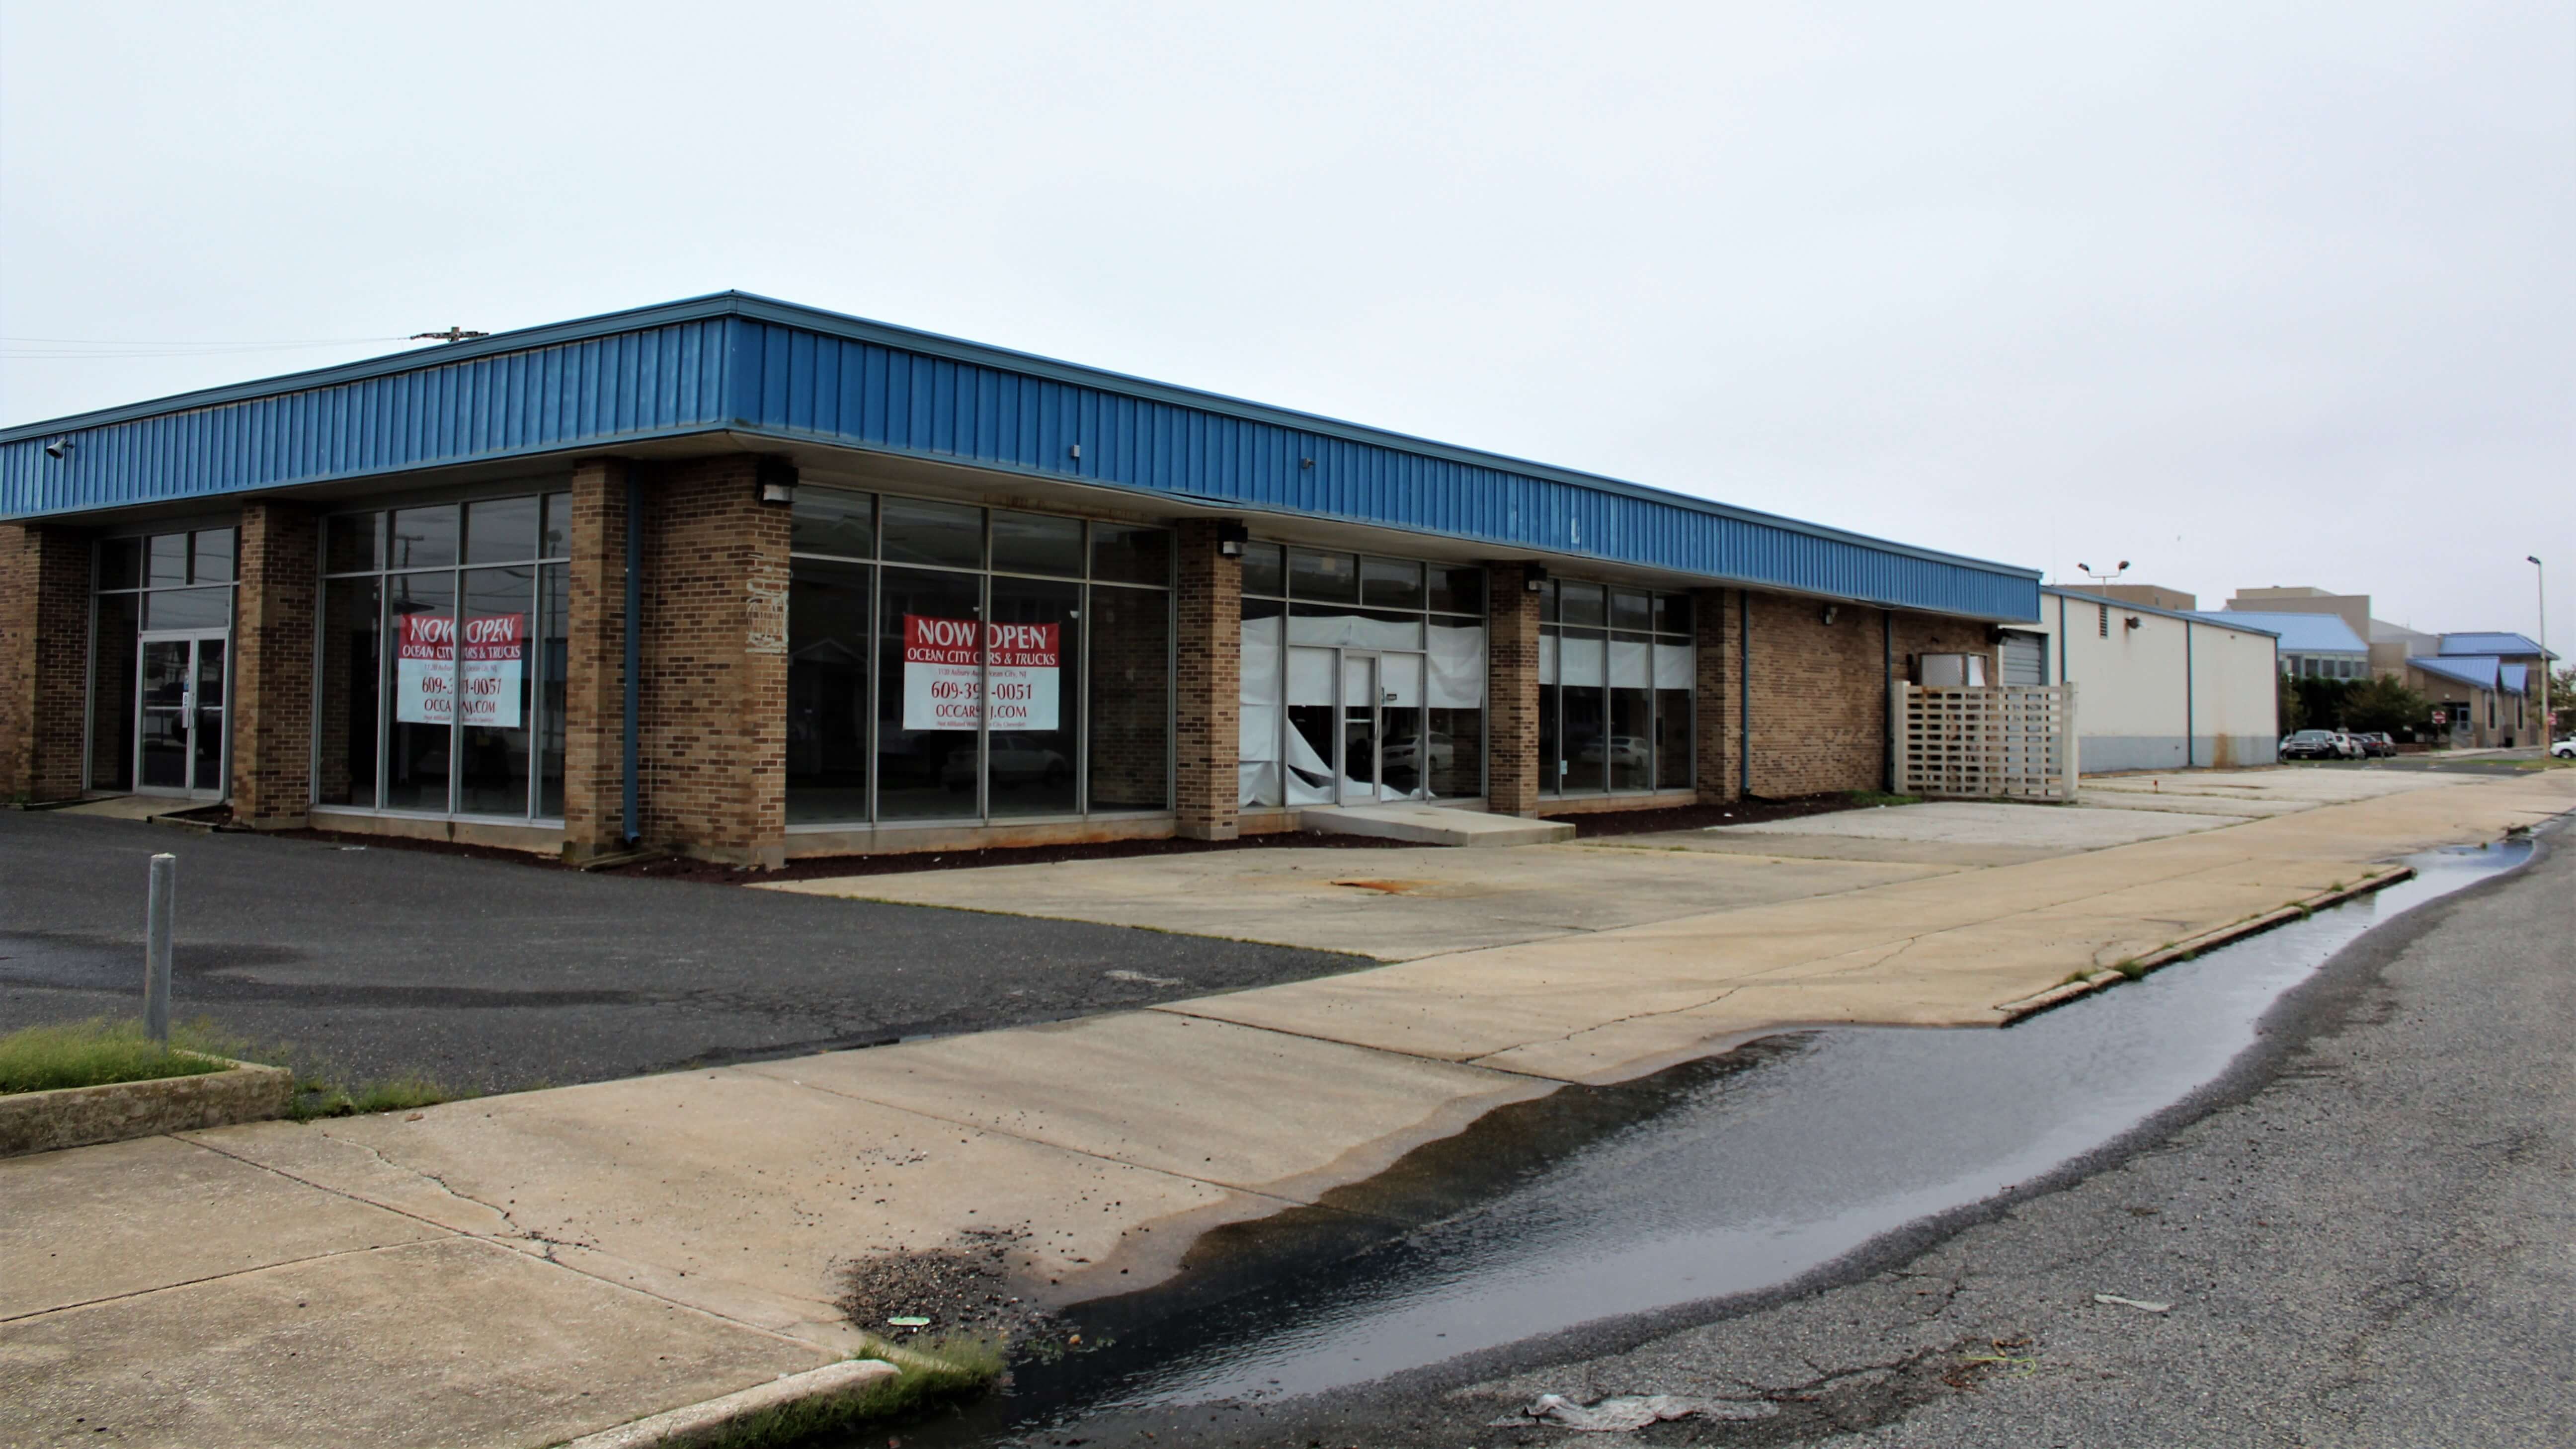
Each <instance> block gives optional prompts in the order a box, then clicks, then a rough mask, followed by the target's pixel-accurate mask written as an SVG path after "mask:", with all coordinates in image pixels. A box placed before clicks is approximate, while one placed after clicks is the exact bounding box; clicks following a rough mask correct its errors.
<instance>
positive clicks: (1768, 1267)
mask: <svg viewBox="0 0 2576 1449" xmlns="http://www.w3.org/2000/svg"><path fill="white" fill-rule="evenodd" d="M2530 850H2531V847H2530V845H2529V844H2528V842H2526V841H2521V840H2514V841H2508V842H2505V843H2502V844H2499V845H2496V846H2492V847H2474V846H2473V847H2461V848H2454V849H2448V850H2441V851H2432V852H2427V853H2425V854H2422V855H2418V856H2414V857H2411V858H2409V860H2408V862H2407V863H2408V864H2410V865H2413V866H2414V867H2415V869H2416V871H2417V874H2416V876H2415V878H2414V879H2412V880H2409V881H2405V882H2402V883H2400V884H2398V885H2395V886H2391V887H2389V888H2388V889H2386V890H2383V891H2380V892H2377V893H2375V894H2373V895H2369V896H2365V897H2362V898H2360V899H2357V900H2354V901H2352V902H2349V903H2347V904H2345V905H2341V906H2337V907H2335V908H2333V909H2331V910H2327V911H2321V912H2319V913H2318V914H2316V915H2315V916H2313V917H2311V918H2309V919H2307V920H2304V921H2299V922H2294V923H2292V924H2290V925H2287V926H2284V927H2281V928H2279V929H2277V930H2274V931H2270V932H2267V933H2265V934H2263V935H2259V936H2254V937H2251V938H2249V939H2247V940H2244V941H2240V942H2238V943H2236V944H2234V945H2232V946H2228V947H2224V948H2221V949H2219V950H2216V951H2213V952H2211V953H2209V954H2208V955H2205V956H2202V957H2200V958H2199V959H2197V960H2194V961H2190V962H2185V963H2182V964H2179V965H2175V966H2170V967H2167V968H2165V969H2164V970H2162V971H2159V972H2156V973H2155V974H2153V975H2151V976H2148V977H2147V978H2146V979H2144V980H2143V981H2140V982H2136V983H2133V984H2128V985H2122V986H2119V987H2116V988H2115V989H2113V990H2111V991H2108V992H2105V993H2103V994H2101V995H2099V996H2096V997H2091V998H2086V999H2084V1000H2082V1001H2080V1002H2078V1003H2077V1004H2075V1005H2073V1006H2070V1007H2065V1008H2060V1009H2058V1010H2056V1011H2052V1012H2049V1013H2046V1014H2044V1015H2041V1016H2037V1017H2034V1018H2031V1019H2029V1020H2027V1021H2025V1022H2023V1023H2021V1024H2020V1025H2017V1026H2015V1027H2012V1028H2010V1029H2008V1030H2004V1031H1988V1030H1924V1029H1908V1028H1884V1027H1837V1028H1830V1029H1824V1030H1816V1031H1804V1032H1793V1033H1786V1034H1782V1035H1775V1036H1771V1037H1766V1038H1764V1039H1762V1040H1759V1041H1756V1042H1753V1043H1750V1044H1749V1045H1747V1046H1745V1047H1742V1048H1739V1049H1738V1050H1736V1051H1733V1052H1730V1053H1727V1054H1726V1055H1724V1056H1721V1057H1715V1058H1711V1059H1709V1060H1706V1061H1701V1062H1695V1063H1690V1064H1687V1065H1685V1066H1681V1067H1676V1068H1673V1069H1671V1070H1668V1071H1665V1072H1661V1073H1658V1074H1656V1075H1654V1076H1652V1077H1647V1078H1643V1079H1640V1080H1638V1081H1635V1082H1631V1083H1626V1084H1622V1085H1620V1086H1615V1087H1602V1088H1587V1087H1569V1088H1566V1089H1564V1090H1563V1091H1560V1092H1557V1093H1554V1094H1552V1095H1551V1096H1549V1097H1547V1098H1544V1099H1541V1100H1539V1101H1536V1102H1528V1103H1522V1104H1518V1105H1516V1106H1512V1107H1507V1108H1503V1109H1500V1110H1498V1111H1496V1112H1493V1113H1490V1114H1488V1115H1487V1116H1486V1117H1484V1118H1483V1119H1481V1120H1480V1121H1478V1122H1477V1123H1476V1124H1475V1125H1474V1126H1472V1127H1470V1128H1468V1129H1467V1130H1466V1131H1465V1132H1463V1133H1460V1134H1458V1135H1457V1136H1454V1137H1450V1138H1446V1139H1443V1140H1442V1141H1440V1142H1435V1143H1431V1144H1428V1145H1427V1146H1425V1147H1423V1148H1421V1149H1418V1150H1417V1151H1415V1152H1414V1153H1412V1154H1410V1155H1408V1156H1407V1157H1406V1158H1405V1159H1404V1160H1403V1161H1401V1162H1399V1163H1397V1164H1396V1165H1395V1166H1394V1167H1393V1168H1391V1169H1389V1170H1388V1171H1387V1172H1385V1173H1383V1174H1381V1175H1379V1176H1378V1177H1376V1178H1373V1179H1371V1180H1369V1181H1367V1182H1363V1183H1358V1184H1354V1185H1352V1186H1350V1187H1347V1188H1342V1189H1337V1190H1335V1191H1334V1192H1332V1193H1329V1194H1327V1195H1326V1197H1325V1198H1324V1200H1323V1201H1322V1202H1321V1203H1320V1204H1318V1205H1317V1206H1315V1207H1312V1208H1302V1209H1296V1210H1292V1211H1290V1212H1286V1213H1282V1214H1279V1215H1276V1216H1274V1217H1271V1218H1266V1219H1263V1220H1261V1221H1259V1222H1256V1223H1248V1224H1240V1225H1236V1226H1234V1227H1230V1228H1225V1229H1220V1230H1218V1231H1216V1232H1214V1233H1211V1234H1209V1235H1208V1236H1207V1237H1205V1238H1203V1239H1202V1240H1201V1241H1200V1242H1199V1243H1198V1244H1197V1245H1195V1246H1194V1247H1193V1248H1192V1250H1191V1251H1190V1253H1189V1255H1188V1257H1187V1258H1186V1259H1185V1264H1186V1266H1185V1268H1184V1270H1183V1272H1182V1273H1181V1274H1180V1275H1179V1276H1178V1277H1177V1278H1175V1279H1174V1280H1173V1281H1171V1282H1170V1283H1167V1284H1165V1285H1163V1286H1161V1287H1158V1288H1155V1289H1151V1290H1147V1291H1145V1292H1141V1293H1135V1294H1129V1295H1125V1296H1122V1297H1118V1298H1111V1299H1101V1300H1095V1301H1093V1302H1090V1303H1086V1304H1082V1305H1079V1306H1077V1307H1075V1308H1073V1309H1071V1310H1069V1311H1068V1312H1067V1314H1066V1318H1067V1320H1068V1325H1067V1326H1068V1328H1069V1330H1070V1331H1073V1332H1078V1333H1080V1334H1081V1335H1082V1337H1083V1340H1084V1342H1085V1343H1087V1344H1088V1345H1090V1348H1089V1349H1088V1350H1086V1351H1080V1352H1072V1353H1066V1354H1063V1355H1061V1356H1057V1357H1054V1358H1053V1359H1052V1361H1039V1360H1024V1361H1022V1362H1020V1363H1017V1364H1015V1365H1014V1366H1013V1370H1012V1375H1011V1382H1010V1387H1009V1388H1008V1389H1007V1390H1006V1391H1005V1392H1002V1393H999V1394H996V1395H994V1396H993V1397H991V1398H989V1399H987V1400H985V1401H983V1402H982V1403H979V1404H977V1405H974V1406H972V1407H970V1408H968V1409H967V1410H965V1411H964V1412H963V1413H962V1414H961V1415H959V1416H957V1417H955V1418H952V1419H949V1420H946V1421H944V1422H941V1423H937V1424H924V1425H918V1426H915V1427H914V1428H912V1429H908V1430H907V1431H906V1433H905V1439H906V1442H907V1443H908V1444H911V1445H916V1446H920V1445H931V1444H943V1445H945V1444H956V1445H963V1444H973V1443H982V1442H988V1441H992V1440H996V1439H1009V1440H1014V1441H1016V1440H1017V1438H1018V1436H1021V1435H1026V1434H1028V1433H1030V1432H1031V1431H1033V1430H1042V1429H1059V1430H1064V1429H1075V1426H1078V1425H1079V1424H1080V1422H1081V1421H1082V1420H1084V1419H1085V1418H1088V1417H1089V1416H1091V1415H1093V1414H1096V1413H1118V1412H1122V1411H1132V1410H1136V1409H1140V1408H1161V1407H1179V1406H1182V1405H1212V1404H1219V1403H1224V1402H1229V1401H1231V1402H1239V1403H1249V1402H1256V1401H1264V1400H1273V1399H1278V1398H1283V1397H1289V1396H1295V1395H1302V1394H1315V1393H1322V1392H1326V1391H1329V1390H1333V1389H1338V1388H1343V1387H1347V1386H1349V1385H1353V1384H1358V1383H1364V1382H1368V1381H1370V1380H1374V1379H1379V1378H1383V1377H1385V1376H1387V1375H1389V1374H1394V1373H1398V1372H1402V1371H1405V1370H1410V1369H1417V1368H1423V1367H1427V1366H1429V1365H1432V1364H1437V1363H1441V1362H1444V1361H1446V1360H1449V1359H1453V1358H1457V1357H1460V1356H1462V1355H1467V1354H1472V1353H1477V1352H1479V1351H1483V1350H1491V1349H1497V1348H1500V1347H1502V1346H1504V1345H1507V1344H1514V1343H1519V1342H1522V1341H1523V1340H1528V1339H1533V1338H1539V1337H1544V1336H1546V1335H1548V1334H1551V1333H1556V1332H1560V1331H1562V1330H1566V1329H1570V1328H1573V1327H1575V1326H1576V1325H1579V1324H1587V1323H1597V1322H1599V1321H1601V1320H1607V1319H1617V1318H1625V1317H1634V1316H1637V1315H1652V1314H1655V1313H1657V1312H1659V1311H1666V1310H1674V1309H1678V1308H1681V1307H1683V1306H1684V1305H1689V1304H1698V1303H1705V1302H1707V1301H1709V1300H1714V1299H1720V1298H1725V1297H1729V1296H1733V1295H1740V1294H1746V1293H1753V1292H1758V1291H1760V1290H1763V1289H1767V1288H1774V1287H1777V1286H1779V1285H1781V1284H1784V1283H1787V1282H1790V1281H1791V1280H1793V1279H1796V1278H1798V1277H1800V1276H1801V1275H1803V1274H1808V1273H1810V1272H1813V1271H1814V1270H1816V1269H1818V1268H1820V1267H1823V1266H1824V1265H1827V1264H1830V1263H1832V1262H1834V1261H1835V1260H1836V1259H1839V1258H1842V1257H1844V1256H1845V1255H1847V1254H1850V1253H1852V1252H1854V1251H1855V1250H1857V1249H1859V1248H1861V1247H1862V1246H1863V1245H1865V1244H1867V1243H1869V1242H1870V1241H1871V1240H1872V1239H1874V1238H1877V1237H1880V1236H1881V1235H1883V1234H1886V1233H1889V1232H1891V1231H1893V1230H1895V1229H1898V1228H1901V1227H1904V1226H1905V1225H1907V1224H1909V1223H1914V1222H1917V1221H1919V1220H1921V1219H1924V1218H1927V1217H1931V1216H1933V1215H1936V1214H1939V1213H1943V1212H1946V1211H1950V1210H1953V1209H1957V1208H1961V1207H1965V1206H1967V1205H1970V1204H1974V1203H1976V1202H1979V1201H1982V1200H1984V1199H1986V1198H1989V1197H1992V1196H1994V1195H1995V1194H1997V1193H2000V1192H2004V1191H2007V1190H2009V1189H2011V1188H2012V1187H2014V1186H2016V1185H2017V1184H2020V1183H2023V1182H2028V1181H2031V1180H2034V1179H2036V1178H2039V1177H2042V1176H2044V1175H2045V1174H2047V1173H2049V1172H2050V1171H2052V1170H2053V1169H2056V1168H2058V1167H2061V1166H2063V1165H2065V1164H2067V1163H2069V1162H2071V1161H2073V1160H2075V1159H2077V1158H2079V1157H2082V1156H2084V1155H2085V1154H2086V1153H2088V1152H2092V1151H2094V1150H2096V1149H2098V1148H2101V1147H2103V1146H2105V1145H2107V1144H2109V1143H2111V1142H2112V1141H2114V1140H2115V1139H2117V1138H2118V1137H2120V1136H2121V1134H2123V1133H2125V1132H2127V1131H2129V1130H2131V1129H2132V1128H2135V1127H2137V1126H2138V1125H2140V1124H2141V1123H2143V1122H2145V1121H2146V1120H2147V1119H2148V1118H2150V1117H2152V1116H2153V1115H2155V1114H2156V1113H2157V1112H2159V1111H2162V1110H2163V1109H2165V1108H2167V1107H2170V1106H2173V1105H2174V1104H2176V1103H2178V1102H2180V1101H2182V1100H2183V1099H2184V1098H2186V1097H2187V1096H2189V1095H2190V1094H2191V1093H2192V1092H2193V1091H2194V1090H2196V1089H2198V1088H2200V1087H2202V1086H2205V1085H2207V1084H2209V1083H2210V1082H2213V1081H2215V1080H2216V1079H2217V1078H2218V1077H2219V1076H2220V1075H2221V1074H2222V1073H2223V1072H2224V1071H2225V1070H2226V1068H2227V1066H2228V1064H2229V1063H2230V1062H2232V1061H2234V1060H2235V1058H2236V1057H2237V1056H2238V1054H2240V1053H2241V1052H2243V1051H2244V1050H2245V1049H2246V1048H2247V1047H2248V1046H2250V1045H2252V1044H2253V1042H2254V1040H2255V1039H2256V1036H2257V1032H2258V1024H2259V1023H2260V1021H2261V1019H2262V1017H2263V1016H2264V1014H2265V1012H2267V1011H2268V1010H2269V1009H2270V1008H2271V1007H2272V1005H2273V1004H2274V1003H2275V1002H2276V1001H2278V1000H2279V999H2280V997H2281V996H2282V995H2283V994H2284V993H2285V992H2287V991H2289V990H2290V989H2291V988H2292V987H2295V986H2297V985H2298V984H2299V983H2300V982H2301V981H2303V980H2305V979H2306V978H2307V977H2308V976H2310V975H2311V974H2313V973H2314V972H2315V971H2316V970H2317V969H2318V968H2319V967H2320V966H2322V965H2323V964H2324V963H2325V962H2326V961H2327V960H2329V959H2330V958H2332V957H2333V956H2334V954H2335V953H2336V952H2337V951H2340V950H2341V949H2342V948H2344V947H2345V946H2347V945H2350V944H2351V943H2352V942H2353V941H2354V940H2355V939H2357V938H2358V937H2359V936H2361V935H2362V933H2364V932H2366V931H2368V930H2370V929H2371V928H2372V927H2374V926H2377V925H2380V924H2383V923H2385V922H2387V921H2389V920H2391V919H2393V918H2395V917H2396V916H2397V915H2398V914H2400V913H2401V912H2404V911H2406V910H2409V909H2411V908H2413V907H2415V906H2419V905H2422V904H2424V903H2425V902H2427V901H2430V900H2434V899H2437V898H2439V897H2441V896H2445V895H2448V894H2450V893H2452V892H2454V891H2458V890H2461V889H2464V888H2466V887H2468V886H2471V885H2474V884H2476V883H2478V882H2480V881H2482V880H2486V879H2490V878H2492V877H2494V876H2496V875H2499V874H2501V873H2503V872H2505V871H2509V870H2511V869H2513V868H2515V867H2517V866H2519V865H2521V864H2522V863H2523V862H2524V861H2525V860H2527V859H2528V858H2529V856H2530ZM1076 1431H1077V1432H1078V1430H1076ZM870 1442H873V1441H872V1440H871V1441H870Z"/></svg>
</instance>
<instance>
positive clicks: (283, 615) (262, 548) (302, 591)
mask: <svg viewBox="0 0 2576 1449" xmlns="http://www.w3.org/2000/svg"><path fill="white" fill-rule="evenodd" d="M321 547H322V539H321V522H320V520H319V519H318V518H317V517H316V516H315V515H314V513H313V511H312V510H311V509H309V508H304V507H300V506H298V505H296V504H292V503H247V504H244V505H243V506H242V519H241V562H240V575H239V577H240V581H241V586H240V589H239V590H238V592H237V594H236V596H235V601H234V605H233V607H234V611H235V612H234V616H233V706H232V717H231V723H232V731H233V778H232V798H233V818H234V819H235V820H238V821H240V822H241V823H242V824H245V825H248V826H250V827H251V828H252V829H254V830H284V829H292V828H294V827H296V826H300V825H302V824H304V821H305V811H306V809H307V808H308V807H309V806H311V805H312V803H313V651H314V648H315V641H314V633H313V611H314V607H315V604H316V602H317V600H318V595H319V593H320V589H321V584H320V581H319V577H318V576H319V574H320V572H321V557H322V554H321Z"/></svg>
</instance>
